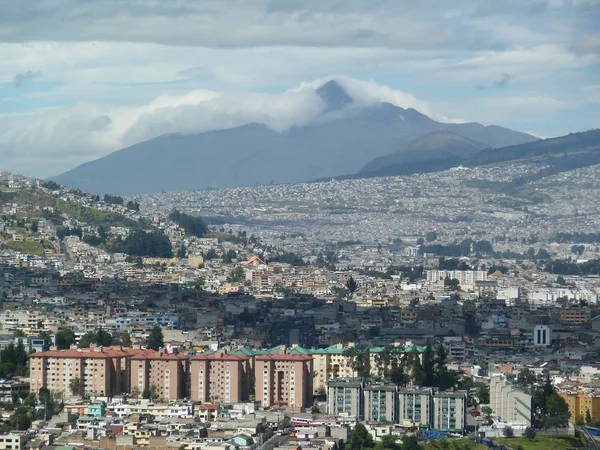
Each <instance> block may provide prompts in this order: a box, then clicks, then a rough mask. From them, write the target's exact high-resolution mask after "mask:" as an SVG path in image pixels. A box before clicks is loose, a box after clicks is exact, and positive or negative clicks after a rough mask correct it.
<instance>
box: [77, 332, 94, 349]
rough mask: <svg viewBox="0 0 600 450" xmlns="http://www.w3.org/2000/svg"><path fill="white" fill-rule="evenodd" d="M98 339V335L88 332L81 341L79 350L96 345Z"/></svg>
mask: <svg viewBox="0 0 600 450" xmlns="http://www.w3.org/2000/svg"><path fill="white" fill-rule="evenodd" d="M96 337H97V335H96V333H94V332H93V331H88V332H87V333H85V334H84V335H83V336H81V339H79V348H89V347H90V345H91V344H94V343H96Z"/></svg>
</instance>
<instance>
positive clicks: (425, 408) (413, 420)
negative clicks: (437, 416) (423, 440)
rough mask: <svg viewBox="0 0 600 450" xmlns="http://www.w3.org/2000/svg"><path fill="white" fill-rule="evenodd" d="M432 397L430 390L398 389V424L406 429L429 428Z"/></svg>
mask: <svg viewBox="0 0 600 450" xmlns="http://www.w3.org/2000/svg"><path fill="white" fill-rule="evenodd" d="M432 396H433V391H432V390H431V389H400V390H399V391H398V423H399V424H401V425H403V426H407V427H411V426H417V427H423V428H426V427H430V426H431V422H432Z"/></svg>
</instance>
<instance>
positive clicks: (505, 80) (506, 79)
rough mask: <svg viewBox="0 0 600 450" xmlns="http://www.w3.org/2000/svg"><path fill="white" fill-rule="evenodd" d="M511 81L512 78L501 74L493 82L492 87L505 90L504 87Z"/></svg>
mask: <svg viewBox="0 0 600 450" xmlns="http://www.w3.org/2000/svg"><path fill="white" fill-rule="evenodd" d="M511 79H512V77H511V76H510V75H509V74H507V73H503V74H502V76H501V77H500V78H499V79H497V80H496V81H494V86H496V87H499V88H506V87H508V82H509V81H510V80H511Z"/></svg>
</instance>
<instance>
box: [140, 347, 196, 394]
mask: <svg viewBox="0 0 600 450" xmlns="http://www.w3.org/2000/svg"><path fill="white" fill-rule="evenodd" d="M129 364H130V369H129V372H130V392H131V393H132V394H133V395H136V396H137V397H142V396H143V395H144V393H145V392H150V394H151V396H152V397H156V398H157V399H161V400H175V399H179V398H185V397H186V395H187V389H186V386H187V380H188V371H189V359H188V357H187V356H185V355H182V354H178V353H166V352H165V351H163V350H160V351H158V352H152V351H150V352H147V353H145V354H137V355H134V356H132V357H131V358H130V363H129Z"/></svg>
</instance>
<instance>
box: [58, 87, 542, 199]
mask: <svg viewBox="0 0 600 450" xmlns="http://www.w3.org/2000/svg"><path fill="white" fill-rule="evenodd" d="M316 93H317V95H319V97H320V98H321V100H322V102H323V111H322V114H321V115H320V116H319V117H317V118H316V119H315V120H314V121H313V122H312V123H311V124H309V125H307V126H303V127H292V128H291V129H289V130H287V131H285V132H282V133H277V132H275V131H273V130H271V129H269V128H268V127H266V126H264V125H260V124H256V123H251V124H247V125H244V126H241V127H236V128H231V129H227V130H219V131H209V132H205V133H199V134H188V135H184V134H172V135H164V136H159V137H157V138H155V139H151V140H149V141H145V142H141V143H138V144H135V145H132V146H130V147H127V148H124V149H121V150H118V151H116V152H114V153H111V154H109V155H107V156H105V157H103V158H100V159H97V160H95V161H90V162H87V163H85V164H82V165H80V166H78V167H75V168H74V169H71V170H69V171H68V172H65V173H63V174H62V175H59V176H56V177H53V178H52V180H53V181H56V182H58V183H60V184H63V185H66V186H74V187H78V188H81V189H85V190H87V191H90V192H96V193H101V194H102V193H110V194H120V195H126V194H136V193H151V192H159V191H173V192H179V191H191V190H198V189H203V188H209V187H210V188H227V187H236V186H255V185H263V184H269V183H294V182H300V181H309V180H314V179H317V178H320V177H331V176H337V175H343V174H348V173H355V172H358V171H359V170H360V169H361V167H363V166H364V165H365V164H366V163H368V162H369V161H370V160H372V159H373V158H377V157H380V156H384V155H387V154H389V153H391V152H393V151H394V150H396V149H398V148H399V147H401V146H402V145H404V144H406V143H407V142H409V141H411V140H414V139H416V138H418V137H419V136H422V135H425V134H427V133H430V132H433V131H436V130H447V131H450V132H452V133H455V134H457V135H459V136H462V137H464V138H467V139H470V140H473V141H477V142H481V143H483V144H484V145H486V146H488V147H501V146H506V145H514V144H522V143H525V142H531V141H534V140H536V138H534V137H533V136H530V135H528V134H525V133H519V132H516V131H512V130H508V129H505V128H502V127H495V126H483V125H480V124H478V123H465V124H447V123H440V122H436V121H435V120H432V119H431V118H429V117H427V116H426V115H424V114H421V113H419V112H418V111H416V110H414V109H412V108H408V109H404V108H400V107H397V106H394V105H392V104H390V103H377V104H373V105H368V106H365V105H363V104H359V103H358V102H356V101H355V100H354V99H353V98H352V97H351V96H350V95H348V93H347V92H346V90H345V89H344V88H343V86H342V85H341V84H340V83H338V82H336V81H329V82H327V83H325V84H324V85H323V86H321V87H320V88H318V89H317V90H316Z"/></svg>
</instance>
